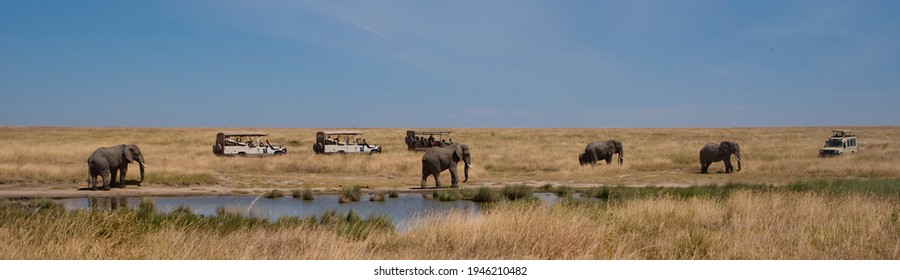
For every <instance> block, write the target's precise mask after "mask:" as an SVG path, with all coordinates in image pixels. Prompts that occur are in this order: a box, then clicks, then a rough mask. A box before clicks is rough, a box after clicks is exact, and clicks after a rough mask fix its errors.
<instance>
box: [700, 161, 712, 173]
mask: <svg viewBox="0 0 900 280" xmlns="http://www.w3.org/2000/svg"><path fill="white" fill-rule="evenodd" d="M710 164H712V163H710V162H702V163H700V173H703V174H706V173H709V165H710Z"/></svg>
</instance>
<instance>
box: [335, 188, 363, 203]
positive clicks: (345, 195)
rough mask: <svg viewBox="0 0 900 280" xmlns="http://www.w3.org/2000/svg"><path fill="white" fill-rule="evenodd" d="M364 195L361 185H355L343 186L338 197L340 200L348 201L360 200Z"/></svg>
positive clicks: (342, 201)
mask: <svg viewBox="0 0 900 280" xmlns="http://www.w3.org/2000/svg"><path fill="white" fill-rule="evenodd" d="M361 197H362V189H361V188H360V187H359V186H353V187H343V188H341V192H340V197H338V202H340V203H347V202H351V201H359V199H360V198H361Z"/></svg>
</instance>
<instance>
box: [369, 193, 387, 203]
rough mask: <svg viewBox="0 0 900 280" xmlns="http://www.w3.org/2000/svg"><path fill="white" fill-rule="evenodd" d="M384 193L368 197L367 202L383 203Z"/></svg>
mask: <svg viewBox="0 0 900 280" xmlns="http://www.w3.org/2000/svg"><path fill="white" fill-rule="evenodd" d="M385 196H386V195H385V193H383V192H377V193H373V194H370V195H369V201H384V197H385Z"/></svg>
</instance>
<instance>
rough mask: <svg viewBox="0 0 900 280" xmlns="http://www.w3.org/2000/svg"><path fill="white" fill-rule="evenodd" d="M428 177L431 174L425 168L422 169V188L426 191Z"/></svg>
mask: <svg viewBox="0 0 900 280" xmlns="http://www.w3.org/2000/svg"><path fill="white" fill-rule="evenodd" d="M428 175H431V172H429V171H428V169H426V168H425V167H424V166H423V167H422V188H423V189H424V188H425V187H426V186H427V185H428Z"/></svg>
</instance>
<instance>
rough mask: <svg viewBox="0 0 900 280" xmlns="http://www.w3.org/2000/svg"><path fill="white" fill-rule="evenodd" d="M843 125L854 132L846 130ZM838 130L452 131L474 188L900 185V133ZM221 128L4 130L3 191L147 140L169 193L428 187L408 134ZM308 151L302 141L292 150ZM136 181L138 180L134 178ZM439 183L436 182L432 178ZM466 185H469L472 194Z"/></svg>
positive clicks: (72, 175) (70, 172)
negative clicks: (228, 138)
mask: <svg viewBox="0 0 900 280" xmlns="http://www.w3.org/2000/svg"><path fill="white" fill-rule="evenodd" d="M841 128H844V127H841ZM831 129H833V128H830V127H777V128H663V129H627V128H626V129H612V128H609V129H606V128H604V129H601V128H588V129H559V128H547V129H516V128H503V129H450V130H452V131H453V134H452V138H453V141H454V142H458V143H466V144H468V145H469V146H470V147H471V150H472V157H473V161H474V162H473V164H474V165H475V166H476V167H477V168H476V169H473V170H472V171H471V174H470V175H471V176H470V181H469V183H468V185H479V184H486V183H505V182H525V181H535V182H541V181H550V182H560V183H564V184H565V183H569V184H577V183H600V184H629V185H646V184H668V183H678V184H698V183H699V184H702V183H724V182H729V181H742V182H762V183H784V182H789V181H794V180H800V179H810V178H826V179H831V178H846V177H887V178H900V143H898V140H897V139H900V127H851V129H853V130H854V131H855V133H857V134H858V135H859V142H860V143H861V144H860V153H859V154H856V155H848V156H842V157H837V158H827V159H822V158H819V157H818V154H817V151H818V149H819V148H820V147H821V146H822V144H823V143H824V140H825V139H826V138H827V137H828V136H829V135H830V132H829V131H830V130H831ZM220 130H222V129H212V128H75V127H2V128H0V146H2V147H4V148H3V149H0V183H20V182H75V183H79V182H81V183H85V184H86V180H87V167H86V164H85V161H86V159H87V157H88V156H89V155H90V153H91V152H92V151H93V150H94V149H96V148H98V147H104V146H112V145H116V144H121V143H135V144H138V145H139V146H140V147H141V149H142V151H143V152H144V154H145V157H146V160H147V163H148V169H147V182H148V183H151V184H165V185H189V184H215V183H219V184H226V185H230V186H244V185H248V186H249V185H253V186H259V185H266V186H273V187H278V186H282V187H296V186H299V185H304V186H337V185H370V186H415V185H418V184H419V180H420V172H421V162H420V159H421V157H422V153H414V152H408V151H406V146H405V143H404V141H403V138H404V136H405V130H406V129H394V128H373V129H364V130H365V131H366V132H367V134H365V137H366V138H367V139H368V142H369V143H372V144H378V145H381V146H383V147H384V151H385V152H384V153H382V154H377V155H372V156H365V155H346V156H339V155H331V156H328V155H315V154H314V153H313V152H312V150H311V146H312V144H313V140H314V135H315V132H316V131H319V130H322V129H317V128H296V129H257V128H240V129H226V130H241V131H245V130H251V131H263V132H267V133H270V134H271V136H270V137H269V139H270V141H271V142H277V143H281V144H286V146H287V148H288V150H289V152H288V154H287V155H286V156H283V157H272V158H227V157H215V156H213V154H212V148H211V147H212V145H213V141H214V136H215V133H216V132H218V131H220ZM605 139H619V140H621V141H622V143H623V144H624V147H625V165H624V166H617V165H612V166H606V165H605V164H601V165H598V166H594V167H590V166H585V167H582V166H579V165H578V161H577V156H578V154H579V153H581V151H582V150H583V149H584V146H585V145H586V144H587V143H588V142H591V141H598V140H605ZM722 140H732V141H736V142H738V143H739V144H740V145H741V148H742V151H743V156H744V171H743V172H741V173H739V174H732V175H724V174H716V173H717V172H721V171H723V169H724V168H723V166H722V164H721V163H717V164H714V165H713V166H712V167H711V169H710V171H711V172H713V174H708V175H700V174H697V173H698V171H699V169H700V165H699V163H698V159H697V157H698V151H699V149H700V147H701V146H703V145H704V144H705V143H710V142H720V141H722ZM289 143H297V144H289ZM128 176H129V179H136V178H137V172H129V175H128ZM430 184H433V183H431V182H430ZM465 185H466V184H464V187H465Z"/></svg>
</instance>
